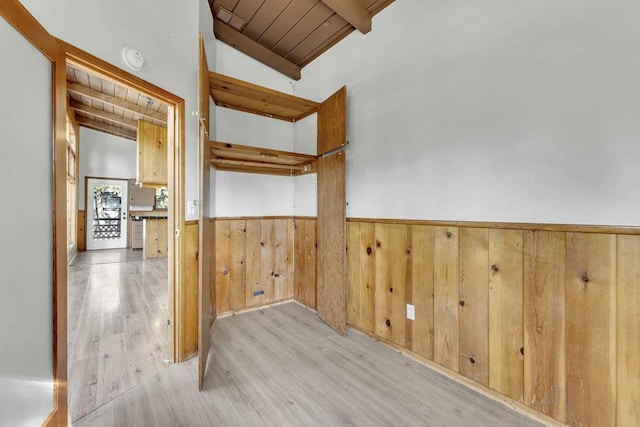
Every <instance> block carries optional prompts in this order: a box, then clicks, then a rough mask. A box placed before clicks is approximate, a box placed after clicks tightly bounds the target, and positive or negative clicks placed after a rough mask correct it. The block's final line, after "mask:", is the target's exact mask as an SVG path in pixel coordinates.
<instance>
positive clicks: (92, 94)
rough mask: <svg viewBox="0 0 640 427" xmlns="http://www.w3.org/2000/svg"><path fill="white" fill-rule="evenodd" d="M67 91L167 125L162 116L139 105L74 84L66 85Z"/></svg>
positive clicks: (165, 118)
mask: <svg viewBox="0 0 640 427" xmlns="http://www.w3.org/2000/svg"><path fill="white" fill-rule="evenodd" d="M67 90H69V91H70V92H75V93H78V94H80V95H84V96H86V97H89V98H91V99H93V100H96V101H100V102H105V103H107V104H111V105H114V106H116V107H120V108H122V109H125V110H129V111H131V112H134V113H138V114H140V115H142V116H144V117H146V118H148V119H155V120H158V121H160V122H162V123H164V124H165V125H166V124H167V117H166V116H163V115H162V114H158V113H156V112H150V111H147V108H146V107H141V106H139V105H135V104H131V103H129V102H127V101H124V100H122V99H119V98H115V97H113V96H109V95H105V94H103V93H100V92H97V91H95V90H92V89H89V88H87V87H84V86H81V85H78V84H75V83H68V84H67Z"/></svg>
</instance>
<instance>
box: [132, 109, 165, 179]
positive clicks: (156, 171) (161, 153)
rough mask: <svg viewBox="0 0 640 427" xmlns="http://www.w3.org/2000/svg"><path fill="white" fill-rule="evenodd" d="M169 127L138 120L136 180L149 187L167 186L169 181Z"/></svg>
mask: <svg viewBox="0 0 640 427" xmlns="http://www.w3.org/2000/svg"><path fill="white" fill-rule="evenodd" d="M167 139H168V134H167V128H166V127H162V126H159V125H155V124H153V123H150V122H147V121H145V120H138V134H137V145H138V151H137V156H136V180H137V182H138V183H140V184H142V185H143V186H147V187H165V186H166V185H167V182H168V174H167V169H168V167H167V165H168V149H167V147H168V144H167Z"/></svg>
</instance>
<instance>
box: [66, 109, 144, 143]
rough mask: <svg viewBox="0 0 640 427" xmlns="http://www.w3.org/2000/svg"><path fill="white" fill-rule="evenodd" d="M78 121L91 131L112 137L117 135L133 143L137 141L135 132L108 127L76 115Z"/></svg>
mask: <svg viewBox="0 0 640 427" xmlns="http://www.w3.org/2000/svg"><path fill="white" fill-rule="evenodd" d="M76 121H77V122H78V125H80V126H83V127H87V128H89V129H93V130H97V131H100V132H106V133H109V134H111V135H116V136H119V137H122V138H125V139H128V140H131V141H135V140H136V132H134V131H130V130H127V129H123V128H119V127H116V126H112V125H108V124H106V123H100V122H98V121H96V120H91V119H88V118H86V117H83V116H78V115H76Z"/></svg>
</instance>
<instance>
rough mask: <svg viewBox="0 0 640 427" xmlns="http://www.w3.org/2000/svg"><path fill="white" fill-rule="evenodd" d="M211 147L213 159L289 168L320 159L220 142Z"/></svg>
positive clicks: (309, 155) (210, 144)
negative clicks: (277, 165)
mask: <svg viewBox="0 0 640 427" xmlns="http://www.w3.org/2000/svg"><path fill="white" fill-rule="evenodd" d="M209 147H210V148H211V157H212V159H216V158H217V159H229V160H245V161H252V162H261V163H269V164H279V165H287V166H303V165H305V164H308V163H311V162H313V161H315V160H316V159H317V158H318V157H317V156H314V155H312V154H301V153H293V152H289V151H281V150H273V149H271V148H260V147H250V146H246V145H239V144H231V143H226V142H219V141H209Z"/></svg>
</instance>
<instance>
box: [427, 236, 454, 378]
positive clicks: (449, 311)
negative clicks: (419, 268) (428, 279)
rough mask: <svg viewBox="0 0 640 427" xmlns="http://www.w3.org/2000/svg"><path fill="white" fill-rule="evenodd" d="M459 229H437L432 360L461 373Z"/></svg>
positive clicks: (434, 266)
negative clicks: (459, 340) (459, 341)
mask: <svg viewBox="0 0 640 427" xmlns="http://www.w3.org/2000/svg"><path fill="white" fill-rule="evenodd" d="M458 296H459V295H458V229H457V228H456V227H435V235H434V260H433V305H434V308H433V311H434V313H433V329H434V332H433V360H434V362H436V363H439V364H440V365H442V366H444V367H446V368H449V369H451V370H452V371H454V372H458V366H459V365H458V362H459V343H458V301H459V298H458Z"/></svg>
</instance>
